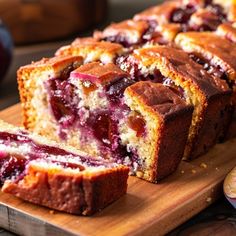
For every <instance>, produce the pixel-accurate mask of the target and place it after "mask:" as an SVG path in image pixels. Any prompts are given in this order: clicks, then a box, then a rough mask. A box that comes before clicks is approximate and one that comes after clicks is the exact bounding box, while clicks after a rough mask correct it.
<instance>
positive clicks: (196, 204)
mask: <svg viewBox="0 0 236 236" xmlns="http://www.w3.org/2000/svg"><path fill="white" fill-rule="evenodd" d="M0 118H1V119H3V120H5V121H8V122H10V123H12V124H16V125H19V124H20V120H21V117H20V105H15V106H13V107H10V108H8V109H6V110H4V111H2V112H0ZM235 155H236V139H234V140H229V141H228V142H226V143H223V144H218V145H216V146H215V147H214V148H212V150H211V151H210V152H208V153H207V154H206V155H204V156H202V157H200V158H198V159H196V160H194V161H191V162H182V163H181V164H180V166H179V168H178V170H177V171H176V172H175V173H174V174H173V175H171V176H169V177H168V178H166V179H164V180H163V181H161V182H160V183H159V184H151V183H148V182H145V181H143V180H140V179H138V178H135V177H129V180H128V192H127V194H126V195H125V196H124V197H122V198H121V199H119V200H118V201H117V202H115V203H113V204H112V205H110V206H108V207H107V208H106V209H104V210H103V211H101V212H99V213H97V214H95V215H93V216H91V217H83V216H75V215H69V214H65V213H60V212H57V211H55V212H54V211H50V209H48V208H44V207H40V206H36V205H33V204H30V203H27V202H24V201H22V200H20V199H17V198H15V197H13V196H11V195H8V194H3V193H1V194H0V227H3V228H6V229H8V230H10V231H13V232H16V233H19V234H24V235H35V236H37V235H66V233H67V234H75V235H163V234H165V233H167V232H169V231H170V230H172V229H173V228H175V227H177V226H178V225H180V224H181V223H183V222H184V221H186V220H188V219H189V218H191V217H192V216H193V215H195V214H197V213H198V212H200V211H201V210H202V209H204V208H206V207H207V206H208V205H210V204H211V203H212V202H214V201H215V200H216V199H218V198H219V197H220V196H221V195H222V182H223V179H224V178H225V175H226V174H227V173H228V172H229V171H230V170H231V169H232V168H233V167H234V166H235V165H236V158H235V157H236V156H235Z"/></svg>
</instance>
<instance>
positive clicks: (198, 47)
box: [175, 32, 236, 80]
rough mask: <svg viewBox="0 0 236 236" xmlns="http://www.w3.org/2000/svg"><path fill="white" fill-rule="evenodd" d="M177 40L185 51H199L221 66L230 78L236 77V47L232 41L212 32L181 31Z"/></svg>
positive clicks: (204, 56)
mask: <svg viewBox="0 0 236 236" xmlns="http://www.w3.org/2000/svg"><path fill="white" fill-rule="evenodd" d="M203 38H204V40H202V39H203ZM175 42H176V44H177V45H178V46H180V47H181V48H182V49H184V50H185V51H187V52H189V53H197V54H199V55H201V56H202V57H203V58H206V59H207V60H208V61H211V62H212V63H213V64H215V65H218V66H220V67H221V68H222V69H223V70H224V71H225V72H226V73H227V75H228V77H229V79H231V80H235V79H236V47H235V46H234V44H233V43H232V42H230V41H228V40H226V39H224V38H222V37H220V36H218V35H216V34H215V33H210V32H187V33H180V34H178V35H177V37H176V39H175Z"/></svg>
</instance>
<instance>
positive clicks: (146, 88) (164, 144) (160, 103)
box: [125, 81, 193, 182]
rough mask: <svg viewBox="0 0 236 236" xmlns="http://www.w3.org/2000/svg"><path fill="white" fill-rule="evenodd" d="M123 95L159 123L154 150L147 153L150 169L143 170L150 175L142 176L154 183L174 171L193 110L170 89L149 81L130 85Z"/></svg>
mask: <svg viewBox="0 0 236 236" xmlns="http://www.w3.org/2000/svg"><path fill="white" fill-rule="evenodd" d="M125 96H128V97H130V98H131V99H135V101H136V102H137V103H138V105H139V107H142V108H143V110H144V111H145V113H147V115H148V116H149V117H150V119H151V121H150V122H152V123H154V122H156V120H158V123H159V125H158V126H159V128H158V130H153V140H152V148H153V151H151V150H150V156H149V157H148V158H150V159H151V160H150V162H151V166H152V167H151V169H150V170H148V169H147V170H145V172H148V171H149V172H150V173H149V175H147V174H146V173H144V176H149V181H151V182H157V181H158V180H160V179H162V178H164V177H165V176H167V175H169V174H171V173H172V172H174V171H175V170H176V168H177V166H178V164H179V162H180V161H181V158H182V156H183V152H184V147H185V144H186V140H187V136H188V130H189V126H190V123H191V118H192V111H193V108H192V106H190V105H187V104H186V103H185V102H184V101H183V100H182V99H180V98H179V97H178V96H177V95H176V94H175V93H174V92H172V91H171V89H170V88H168V87H166V86H164V85H162V84H157V83H153V82H150V81H142V82H138V83H135V84H133V85H131V86H129V87H128V88H127V89H126V90H125ZM180 127H181V128H180ZM157 133H158V134H157ZM156 137H158V139H157V140H156ZM155 140H156V141H155ZM173 150H174V151H173Z"/></svg>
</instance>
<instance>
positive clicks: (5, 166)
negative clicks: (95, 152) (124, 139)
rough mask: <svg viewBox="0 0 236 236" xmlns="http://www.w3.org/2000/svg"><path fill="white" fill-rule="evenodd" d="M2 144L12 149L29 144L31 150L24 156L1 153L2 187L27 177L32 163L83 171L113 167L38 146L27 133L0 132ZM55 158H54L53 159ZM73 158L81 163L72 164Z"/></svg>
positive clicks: (0, 175)
mask: <svg viewBox="0 0 236 236" xmlns="http://www.w3.org/2000/svg"><path fill="white" fill-rule="evenodd" d="M0 143H1V144H3V145H5V146H6V147H8V146H9V147H10V145H12V143H15V144H17V145H18V146H20V145H23V144H28V145H29V146H30V147H31V150H30V151H29V152H28V153H27V154H24V156H23V155H19V154H9V153H7V152H6V151H2V150H1V151H0V184H1V185H2V184H3V183H4V181H5V180H7V179H12V178H13V179H14V180H15V181H19V180H21V179H22V178H23V177H24V176H25V170H26V168H27V165H28V164H29V163H30V161H33V160H44V161H45V162H46V163H49V164H50V163H55V164H57V165H59V166H62V167H64V168H71V169H78V170H80V171H83V170H84V169H85V167H84V166H83V165H82V164H84V165H86V166H91V167H97V166H105V167H109V166H111V165H113V164H112V163H111V162H110V161H106V160H103V159H95V158H92V157H90V156H78V155H76V154H74V153H71V152H68V151H65V150H63V149H61V148H58V147H54V146H48V145H42V144H38V143H37V142H35V141H33V140H32V139H31V138H29V137H28V136H27V134H25V133H21V132H19V133H18V134H12V133H8V132H0ZM52 156H54V157H52ZM57 156H61V157H63V160H64V161H62V160H57ZM70 158H73V159H74V160H75V161H78V162H81V163H82V164H79V163H74V162H73V163H72V162H70V161H69V159H70Z"/></svg>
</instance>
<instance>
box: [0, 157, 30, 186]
mask: <svg viewBox="0 0 236 236" xmlns="http://www.w3.org/2000/svg"><path fill="white" fill-rule="evenodd" d="M26 162H27V160H26V159H25V158H24V157H23V156H20V155H16V154H14V155H13V154H11V155H7V156H5V157H3V158H0V166H1V168H0V184H1V185H2V184H3V183H4V181H5V180H6V179H10V178H12V177H14V178H17V177H18V176H20V175H21V173H22V172H23V171H24V170H25V166H26Z"/></svg>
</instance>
